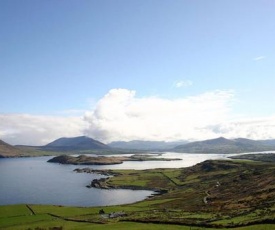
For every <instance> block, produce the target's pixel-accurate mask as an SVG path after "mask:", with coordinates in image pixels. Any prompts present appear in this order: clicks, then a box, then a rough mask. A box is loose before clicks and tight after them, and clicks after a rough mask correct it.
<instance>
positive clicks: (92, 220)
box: [0, 160, 275, 230]
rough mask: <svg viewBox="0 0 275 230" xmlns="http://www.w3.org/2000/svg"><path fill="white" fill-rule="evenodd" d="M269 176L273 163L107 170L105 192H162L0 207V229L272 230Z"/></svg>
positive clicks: (274, 196)
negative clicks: (126, 200)
mask: <svg viewBox="0 0 275 230" xmlns="http://www.w3.org/2000/svg"><path fill="white" fill-rule="evenodd" d="M274 171H275V165H274V163H273V164H272V163H263V162H253V161H210V160H209V161H205V162H203V163H200V164H197V165H195V166H193V167H189V168H181V169H152V170H141V171H139V170H111V171H108V172H109V173H112V174H115V176H113V177H110V178H109V179H107V180H105V181H104V182H103V183H105V184H107V185H108V186H109V187H115V188H120V187H124V186H133V187H135V188H143V189H144V188H151V189H154V190H161V191H166V193H163V194H162V195H155V196H153V197H151V198H148V199H146V200H144V201H142V202H137V203H134V204H128V205H119V206H109V207H93V208H73V207H57V206H40V205H29V206H25V205H18V206H2V207H0V229H58V228H57V227H59V229H109V228H110V229H186V230H187V229H194V230H195V229H215V228H219V229H225V228H228V227H230V228H234V229H236V230H248V229H249V230H256V229H257V230H263V229H275V174H274ZM101 209H103V210H104V212H105V214H99V211H100V210H101ZM121 213H122V214H123V215H121V216H120V214H121ZM109 214H111V215H110V216H111V217H114V216H116V215H117V216H116V217H114V218H109ZM54 227H55V228H54Z"/></svg>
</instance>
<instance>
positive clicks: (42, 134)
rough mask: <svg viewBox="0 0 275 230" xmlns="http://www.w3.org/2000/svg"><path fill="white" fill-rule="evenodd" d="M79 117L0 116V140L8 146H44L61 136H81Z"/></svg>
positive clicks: (81, 125) (81, 123)
mask: <svg viewBox="0 0 275 230" xmlns="http://www.w3.org/2000/svg"><path fill="white" fill-rule="evenodd" d="M85 128H86V123H85V122H84V121H83V119H82V118H81V117H56V116H35V115H29V114H0V139H3V140H4V141H6V142H8V143H9V144H14V145H16V144H25V145H44V144H47V143H49V142H51V141H53V140H55V139H57V138H60V137H63V136H67V137H69V136H79V135H82V134H83V130H84V129H85Z"/></svg>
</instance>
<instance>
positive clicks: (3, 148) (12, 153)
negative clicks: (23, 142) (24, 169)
mask: <svg viewBox="0 0 275 230" xmlns="http://www.w3.org/2000/svg"><path fill="white" fill-rule="evenodd" d="M22 155H23V152H22V151H21V150H20V149H18V148H16V147H14V146H12V145H9V144H8V143H6V142H4V141H2V140H0V158H4V157H20V156H22Z"/></svg>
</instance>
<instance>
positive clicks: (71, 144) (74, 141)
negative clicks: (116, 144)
mask: <svg viewBox="0 0 275 230" xmlns="http://www.w3.org/2000/svg"><path fill="white" fill-rule="evenodd" d="M41 149H43V150H51V151H71V150H72V151H73V150H100V149H110V147H109V146H108V145H105V144H103V143H101V142H99V141H97V140H94V139H92V138H90V137H86V136H81V137H62V138H59V139H57V140H55V141H53V142H51V143H49V144H47V145H45V146H42V147H41Z"/></svg>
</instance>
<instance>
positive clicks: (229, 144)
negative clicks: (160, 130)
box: [172, 137, 275, 154]
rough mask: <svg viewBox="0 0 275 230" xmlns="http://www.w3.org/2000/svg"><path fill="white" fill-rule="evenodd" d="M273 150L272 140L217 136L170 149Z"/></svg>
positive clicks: (226, 151)
mask: <svg viewBox="0 0 275 230" xmlns="http://www.w3.org/2000/svg"><path fill="white" fill-rule="evenodd" d="M271 150H275V141H274V140H258V141H256V140H250V139H246V138H237V139H232V140H230V139H226V138H224V137H219V138H216V139H210V140H205V141H195V142H191V143H187V144H184V145H179V146H176V147H175V148H173V149H172V151H175V152H182V153H225V154H227V153H244V152H260V151H271Z"/></svg>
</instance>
